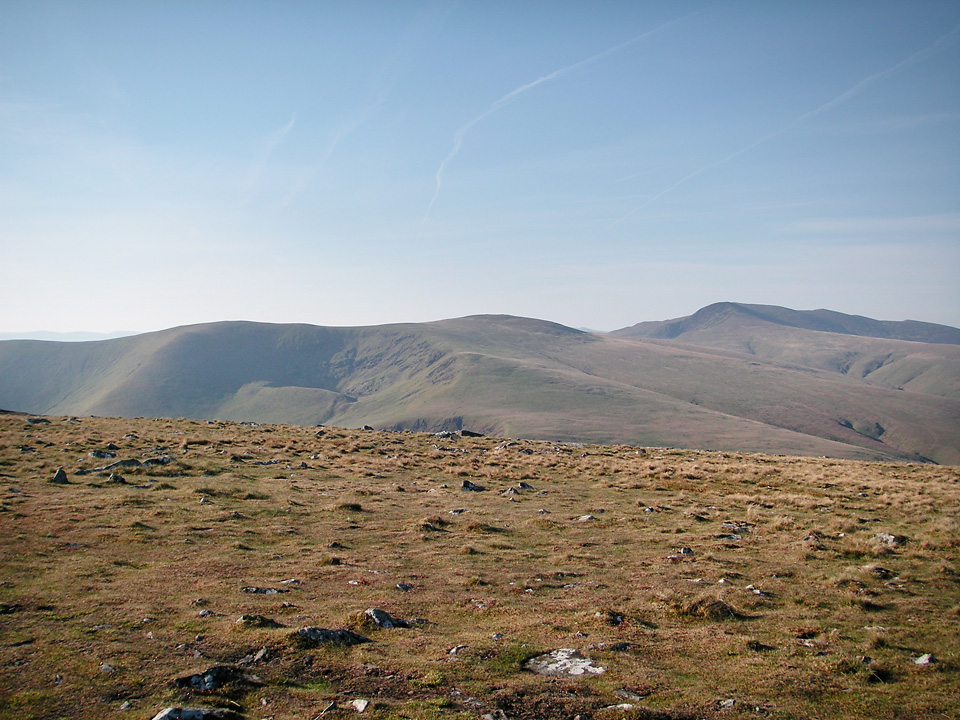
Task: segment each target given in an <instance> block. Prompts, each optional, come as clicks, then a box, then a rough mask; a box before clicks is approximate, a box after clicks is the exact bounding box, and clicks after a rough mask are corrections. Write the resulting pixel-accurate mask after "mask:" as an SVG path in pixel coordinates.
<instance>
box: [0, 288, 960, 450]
mask: <svg viewBox="0 0 960 720" xmlns="http://www.w3.org/2000/svg"><path fill="white" fill-rule="evenodd" d="M0 408H4V409H7V410H13V411H22V412H29V413H36V414H49V415H78V416H84V415H96V416H117V417H139V416H145V417H171V418H187V419H210V420H229V421H241V422H242V421H254V422H267V423H288V424H298V425H316V424H320V423H324V424H329V425H337V426H342V427H352V428H359V427H363V426H370V427H374V428H376V429H378V430H414V431H428V432H438V431H441V430H450V431H456V430H460V429H468V430H473V431H476V432H481V433H484V434H487V435H494V436H498V437H514V438H529V439H538V440H554V441H567V442H587V443H629V444H638V445H649V446H661V447H678V448H698V449H704V450H726V451H746V452H763V453H779V454H786V455H804V456H827V457H837V458H849V459H862V460H901V461H910V462H936V463H941V464H957V463H960V330H957V329H956V328H950V327H947V326H942V325H934V324H930V323H920V322H884V321H877V320H872V319H869V318H862V317H858V316H851V315H844V314H841V313H835V312H830V311H825V310H822V311H821V310H818V311H804V312H801V311H795V310H789V309H787V308H779V307H773V306H760V305H744V304H737V303H718V304H716V305H711V306H708V307H706V308H704V309H702V310H700V311H699V312H697V313H695V314H694V315H691V316H689V317H687V318H680V319H677V320H671V321H663V322H659V323H641V324H639V325H636V326H633V327H631V328H624V329H622V330H619V331H615V332H612V333H606V334H597V333H587V332H581V331H579V330H574V329H571V328H568V327H564V326H562V325H557V324H555V323H550V322H545V321H541V320H535V319H528V318H518V317H512V316H504V315H498V316H494V315H480V316H471V317H465V318H459V319H452V320H442V321H438V322H431V323H419V324H397V325H383V326H375V327H356V328H337V327H319V326H313V325H284V324H266V323H252V322H221V323H212V324H206V325H193V326H185V327H179V328H172V329H169V330H164V331H160V332H154V333H146V334H142V335H135V336H130V337H123V338H116V339H110V340H103V341H96V342H81V343H66V342H44V341H35V340H7V341H2V342H0Z"/></svg>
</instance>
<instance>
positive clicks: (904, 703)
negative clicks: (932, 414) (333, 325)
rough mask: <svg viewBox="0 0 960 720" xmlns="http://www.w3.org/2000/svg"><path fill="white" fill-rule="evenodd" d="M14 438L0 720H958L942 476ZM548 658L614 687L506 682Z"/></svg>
mask: <svg viewBox="0 0 960 720" xmlns="http://www.w3.org/2000/svg"><path fill="white" fill-rule="evenodd" d="M29 420H31V419H30V418H28V417H27V416H23V415H13V414H5V415H0V532H2V537H3V539H4V540H3V543H2V546H0V603H2V605H0V608H2V612H0V718H5V719H6V718H9V719H13V718H17V719H18V720H19V719H21V718H67V717H69V718H81V719H82V718H90V719H93V718H97V719H99V718H110V717H116V718H130V717H136V718H150V717H153V715H154V714H156V713H157V712H159V711H160V710H161V709H163V708H164V707H167V706H184V707H188V706H189V707H213V706H219V707H229V708H232V709H233V710H235V711H237V712H238V713H239V714H240V715H241V717H245V718H274V719H276V720H281V719H286V718H291V719H292V718H298V719H300V718H319V717H320V716H323V717H325V718H327V717H333V718H336V717H352V716H355V715H357V714H358V709H357V706H354V705H353V704H352V703H353V701H354V700H367V701H369V703H370V704H369V705H368V706H366V707H365V709H364V711H363V716H364V717H371V718H386V717H391V718H393V717H406V718H422V719H427V718H480V717H483V716H484V715H487V714H489V715H491V716H492V717H507V718H534V717H538V718H543V717H558V718H573V717H575V716H579V717H581V718H583V719H586V718H592V717H596V718H608V717H609V718H654V717H656V718H693V717H705V718H711V717H718V718H739V717H757V716H763V717H771V718H809V717H820V718H845V717H891V718H892V717H958V710H957V698H958V697H960V675H958V670H960V667H958V663H960V656H958V652H960V642H958V635H957V632H956V627H957V623H958V620H960V525H958V518H960V469H958V468H957V467H935V466H930V465H917V464H906V463H903V464H892V463H891V464H881V463H864V462H856V461H844V460H828V459H815V458H790V457H771V456H762V455H750V454H738V453H719V452H696V451H682V450H674V449H670V450H665V449H656V448H638V447H629V446H582V445H571V444H555V443H549V442H531V441H507V440H503V439H496V438H473V437H459V436H456V435H455V436H448V437H436V436H432V435H426V434H413V433H407V432H404V433H386V432H375V431H362V430H344V429H340V428H333V427H328V428H317V427H296V426H268V425H242V424H234V423H224V422H203V421H188V420H163V419H160V420H156V419H96V418H86V417H84V418H61V417H51V418H48V419H46V420H48V421H47V422H36V420H37V419H35V418H34V419H32V420H34V422H30V421H29ZM92 452H95V453H99V454H101V455H103V454H113V455H114V456H115V457H93V456H91V455H90V453H92ZM122 460H127V461H130V462H128V463H126V466H123V467H120V466H118V467H114V468H111V469H104V470H96V468H105V467H107V466H109V465H111V464H113V463H116V462H118V461H122ZM133 461H136V462H133ZM146 461H153V462H151V463H147V462H146ZM59 467H62V468H63V469H64V471H65V474H66V479H67V481H66V482H53V479H54V477H55V474H56V472H57V469H58V468H59ZM465 481H469V482H470V483H473V484H475V485H477V486H482V487H483V488H485V489H484V490H482V491H468V490H464V489H463V485H464V482H465ZM245 588H246V589H248V590H249V589H251V588H260V589H268V588H270V589H275V590H277V591H278V592H277V593H275V594H264V593H253V592H249V591H247V592H245V591H244V589H245ZM368 608H381V609H383V610H385V611H387V612H389V613H390V614H391V615H393V616H394V617H396V618H402V619H405V620H408V621H410V627H405V628H396V629H376V628H372V627H369V626H366V625H364V624H363V623H362V622H361V619H362V614H363V612H364V611H365V610H366V609H368ZM244 615H246V616H251V617H250V618H248V619H247V620H246V621H245V622H242V623H238V619H239V618H240V617H241V616H244ZM255 616H261V617H260V618H257V617H255ZM418 619H422V620H423V622H421V621H419V620H418ZM269 621H273V623H275V624H276V625H281V626H282V627H270V626H269V625H270V624H271V623H270V622H269ZM304 626H319V627H322V628H330V629H339V628H350V629H353V630H355V631H356V632H358V633H360V634H362V635H364V636H366V637H367V638H369V639H370V640H372V642H370V643H365V644H360V645H356V646H353V647H342V646H329V645H322V646H319V647H304V646H303V645H302V644H300V643H297V642H295V641H294V640H293V639H292V638H291V634H292V633H293V632H294V631H295V630H297V629H298V628H301V627H304ZM263 648H266V651H265V652H260V651H261V650H262V649H263ZM557 648H576V649H578V650H580V651H581V652H582V653H583V654H584V655H585V656H587V657H589V658H590V659H591V660H592V661H593V663H594V664H595V665H597V666H601V667H603V668H605V672H603V673H602V674H597V675H591V676H589V677H573V678H564V677H542V676H539V675H535V674H533V673H531V672H529V671H527V670H525V669H523V662H524V661H525V660H527V659H528V658H529V657H531V656H533V655H536V654H538V653H541V652H544V651H548V650H552V649H557ZM925 654H931V655H932V656H933V657H932V658H928V660H929V662H927V663H926V664H918V663H917V662H916V661H917V660H918V659H919V658H921V657H922V656H924V655H925ZM213 666H226V667H229V668H232V669H237V672H238V673H239V674H238V675H237V676H236V677H235V678H234V682H231V683H228V684H226V685H225V686H224V687H222V688H218V689H216V690H214V691H212V692H209V693H202V692H198V691H195V690H191V689H189V688H185V687H178V685H177V684H176V682H175V680H176V679H177V678H181V677H186V676H189V675H191V674H193V673H198V672H202V671H205V670H207V669H209V668H211V667H213ZM614 706H630V707H614ZM360 707H363V704H362V703H361V704H360ZM123 708H126V709H123Z"/></svg>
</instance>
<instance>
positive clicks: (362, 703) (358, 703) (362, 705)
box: [350, 698, 370, 713]
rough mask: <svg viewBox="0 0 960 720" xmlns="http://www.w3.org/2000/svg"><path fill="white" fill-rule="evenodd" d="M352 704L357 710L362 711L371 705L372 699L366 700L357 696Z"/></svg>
mask: <svg viewBox="0 0 960 720" xmlns="http://www.w3.org/2000/svg"><path fill="white" fill-rule="evenodd" d="M350 705H351V707H353V709H354V710H356V711H357V712H358V713H362V712H363V711H364V710H366V709H367V708H368V707H370V701H369V700H364V699H363V698H357V699H356V700H354V701H353V702H352V703H350Z"/></svg>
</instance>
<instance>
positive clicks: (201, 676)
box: [174, 665, 263, 692]
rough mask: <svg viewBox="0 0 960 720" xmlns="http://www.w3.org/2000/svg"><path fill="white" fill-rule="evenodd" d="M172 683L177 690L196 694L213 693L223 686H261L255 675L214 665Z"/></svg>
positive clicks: (261, 683) (230, 666)
mask: <svg viewBox="0 0 960 720" xmlns="http://www.w3.org/2000/svg"><path fill="white" fill-rule="evenodd" d="M174 682H175V684H176V686H177V687H178V688H188V689H190V690H195V691H197V692H215V691H217V690H219V689H220V688H222V687H224V686H225V685H263V681H262V680H261V679H260V678H258V677H257V676H256V675H247V674H246V673H244V672H243V671H242V670H240V669H239V668H236V667H233V666H232V665H214V666H213V667H211V668H207V669H206V670H204V671H203V672H199V673H195V674H193V675H184V676H183V677H179V678H177V679H176V680H175V681H174Z"/></svg>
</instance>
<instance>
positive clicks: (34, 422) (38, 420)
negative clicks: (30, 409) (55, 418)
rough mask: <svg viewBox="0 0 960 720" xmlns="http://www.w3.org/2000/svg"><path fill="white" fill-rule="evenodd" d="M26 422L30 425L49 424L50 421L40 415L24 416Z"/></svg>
mask: <svg viewBox="0 0 960 720" xmlns="http://www.w3.org/2000/svg"><path fill="white" fill-rule="evenodd" d="M25 420H26V422H28V423H29V424H31V425H49V424H50V421H49V420H47V419H46V418H42V417H28V418H25Z"/></svg>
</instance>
